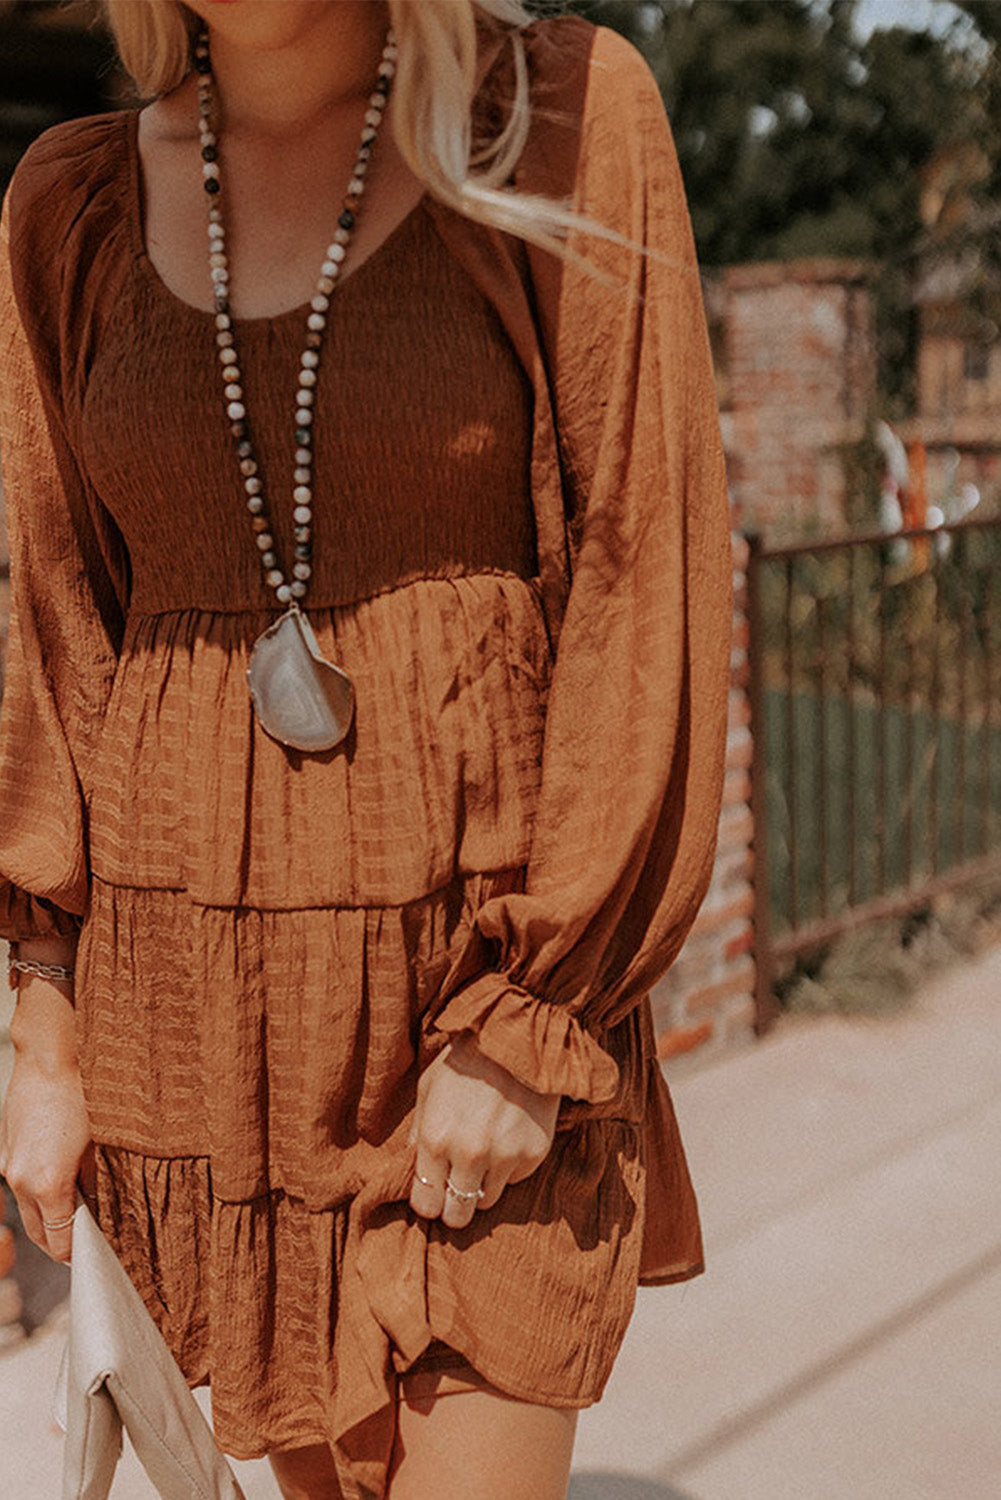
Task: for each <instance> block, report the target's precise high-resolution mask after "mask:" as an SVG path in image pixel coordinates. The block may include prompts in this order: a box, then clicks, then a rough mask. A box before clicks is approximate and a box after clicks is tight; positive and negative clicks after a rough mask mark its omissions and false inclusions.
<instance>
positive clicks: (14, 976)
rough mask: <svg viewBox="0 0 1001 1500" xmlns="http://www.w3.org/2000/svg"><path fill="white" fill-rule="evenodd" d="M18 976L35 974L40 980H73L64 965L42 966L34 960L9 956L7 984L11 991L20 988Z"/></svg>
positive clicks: (71, 972) (70, 971) (69, 970)
mask: <svg viewBox="0 0 1001 1500" xmlns="http://www.w3.org/2000/svg"><path fill="white" fill-rule="evenodd" d="M20 974H37V975H39V977H40V978H42V979H64V980H69V979H72V978H73V970H72V969H70V968H67V967H66V965H65V964H43V963H40V962H39V961H38V960H37V959H34V958H15V957H13V956H11V957H10V958H8V960H7V978H8V984H9V986H10V988H11V989H12V990H16V989H18V988H19V986H20V979H19V975H20Z"/></svg>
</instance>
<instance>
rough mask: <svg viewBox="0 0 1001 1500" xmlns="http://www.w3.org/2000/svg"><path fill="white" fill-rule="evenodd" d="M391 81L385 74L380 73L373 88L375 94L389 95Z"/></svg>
mask: <svg viewBox="0 0 1001 1500" xmlns="http://www.w3.org/2000/svg"><path fill="white" fill-rule="evenodd" d="M389 84H390V80H389V78H388V77H387V76H386V74H385V73H380V74H379V76H378V78H377V79H376V80H375V83H374V84H373V86H372V92H373V94H388V93H389Z"/></svg>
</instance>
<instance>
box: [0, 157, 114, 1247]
mask: <svg viewBox="0 0 1001 1500" xmlns="http://www.w3.org/2000/svg"><path fill="white" fill-rule="evenodd" d="M29 157H30V153H29ZM25 161H28V158H25ZM29 165H30V163H29ZM23 166H24V163H22V165H21V167H19V168H18V171H17V172H16V173H15V175H14V180H13V182H12V185H11V188H10V189H9V190H8V193H7V195H6V197H5V199H4V203H3V211H2V214H0V459H2V465H3V481H4V502H5V508H6V512H7V529H8V534H9V537H10V555H11V569H10V583H11V616H10V633H9V640H8V649H7V661H6V673H5V681H4V689H3V701H2V705H0V936H2V937H6V938H7V939H9V940H10V941H12V942H16V943H17V944H18V948H19V954H20V956H21V957H22V958H35V959H38V960H39V961H41V962H43V963H58V964H62V965H65V966H66V967H70V968H71V967H73V965H74V961H75V953H76V945H77V937H78V934H79V931H80V927H81V923H82V917H83V913H84V911H85V909H86V904H87V898H88V890H89V880H90V870H89V857H88V850H87V842H86V798H85V792H84V787H85V786H86V785H87V781H88V774H89V771H90V758H91V756H92V754H93V751H94V747H95V745H96V743H97V737H98V733H99V730H100V726H101V720H102V715H103V707H104V705H105V703H106V701H107V694H108V691H109V689H110V684H111V681H112V679H113V676H114V670H115V665H116V663H117V653H118V650H119V649H120V642H121V632H122V627H123V618H124V608H125V601H124V577H123V576H121V575H116V574H115V573H113V572H112V569H111V566H110V564H109V557H111V556H112V555H113V552H114V533H113V531H112V529H111V526H110V523H109V526H108V529H107V531H101V530H100V529H99V524H98V522H97V520H96V519H95V516H94V514H93V513H92V508H91V500H90V495H89V493H88V490H87V487H86V485H85V483H84V481H83V479H82V477H81V475H80V473H79V471H78V469H77V466H76V463H75V459H74V455H73V449H72V446H71V443H70V441H69V438H68V434H67V431H66V423H65V417H64V410H63V406H64V403H63V401H62V392H61V384H60V368H59V357H58V349H57V348H56V347H55V346H54V344H53V342H52V339H51V337H49V336H43V334H42V333H41V332H40V331H39V330H40V328H41V327H42V325H43V322H44V321H45V320H46V319H47V320H48V323H49V325H51V326H56V327H57V326H58V322H59V319H58V310H59V309H58V298H59V295H60V285H59V282H60V278H59V275H58V267H57V274H56V275H55V276H54V277H53V276H51V275H47V274H46V265H47V262H46V259H45V257H44V256H43V255H42V254H41V253H40V252H39V245H38V242H37V240H38V236H39V233H40V229H42V228H44V225H41V226H40V223H39V219H38V211H39V209H38V204H37V203H33V202H32V193H31V183H32V178H31V174H30V172H29V173H28V175H27V187H25V186H24V184H25V181H26V179H25V174H24V172H23V171H22V168H23ZM12 205H17V206H18V207H19V209H21V210H23V211H22V212H18V213H15V212H13V208H12ZM43 244H44V241H43ZM46 249H47V253H48V256H49V260H53V259H55V261H56V262H57V260H58V255H59V247H58V246H53V245H48V246H47V247H46ZM26 267H30V274H26ZM109 543H111V545H110V546H109ZM74 1021H75V1016H74V1010H73V984H72V981H61V980H53V979H50V978H46V977H44V976H41V975H36V974H27V973H23V972H22V973H21V974H20V984H19V987H18V1001H17V1005H16V1007H15V1012H14V1018H13V1021H12V1024H11V1038H12V1041H13V1044H14V1059H15V1060H14V1070H13V1074H12V1078H11V1082H10V1085H9V1087H8V1090H7V1094H6V1098H5V1100H4V1108H3V1114H2V1117H0V1173H2V1174H3V1176H4V1177H5V1178H6V1179H7V1181H8V1183H9V1184H10V1186H11V1188H12V1190H13V1192H14V1194H15V1196H16V1198H17V1201H18V1206H19V1209H20V1211H21V1216H22V1219H23V1221H24V1225H25V1228H26V1231H27V1233H28V1235H29V1236H30V1238H31V1239H33V1240H34V1241H35V1242H36V1243H37V1244H38V1245H40V1246H41V1248H42V1249H44V1250H45V1251H46V1252H47V1253H48V1254H50V1255H52V1256H53V1257H54V1258H55V1259H57V1260H66V1259H68V1258H69V1253H70V1242H71V1235H70V1231H69V1229H68V1228H64V1229H55V1230H47V1229H46V1228H45V1227H44V1225H43V1219H44V1220H46V1221H48V1222H49V1223H56V1224H58V1223H59V1222H60V1221H61V1220H63V1219H66V1218H67V1217H68V1216H70V1215H71V1214H72V1212H73V1208H74V1196H75V1186H76V1183H77V1181H81V1182H83V1183H85V1184H86V1185H87V1186H88V1187H89V1186H90V1182H89V1179H90V1177H91V1175H92V1151H91V1148H90V1146H89V1128H88V1124H87V1116H86V1110H85V1107H84V1100H83V1092H82V1088H81V1082H80V1074H79V1069H78V1066H77V1054H76V1038H75V1026H74Z"/></svg>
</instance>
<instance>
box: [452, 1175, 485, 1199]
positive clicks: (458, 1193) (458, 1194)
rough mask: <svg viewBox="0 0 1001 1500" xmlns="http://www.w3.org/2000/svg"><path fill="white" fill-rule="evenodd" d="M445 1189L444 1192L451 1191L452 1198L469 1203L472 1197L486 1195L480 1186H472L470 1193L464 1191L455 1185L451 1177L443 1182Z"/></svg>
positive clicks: (483, 1196)
mask: <svg viewBox="0 0 1001 1500" xmlns="http://www.w3.org/2000/svg"><path fill="white" fill-rule="evenodd" d="M445 1191H446V1193H451V1194H452V1197H453V1198H459V1199H461V1201H462V1202H463V1203H471V1202H472V1201H473V1199H474V1198H485V1197H486V1189H485V1188H481V1187H478V1188H473V1190H472V1192H471V1193H464V1192H463V1191H462V1189H461V1188H457V1187H455V1185H454V1184H453V1182H452V1179H451V1177H449V1178H448V1179H447V1180H446V1182H445Z"/></svg>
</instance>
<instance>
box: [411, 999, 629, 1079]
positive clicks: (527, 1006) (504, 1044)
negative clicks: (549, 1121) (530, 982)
mask: <svg viewBox="0 0 1001 1500" xmlns="http://www.w3.org/2000/svg"><path fill="white" fill-rule="evenodd" d="M430 1026H431V1028H432V1029H434V1030H436V1031H444V1032H447V1033H448V1034H449V1035H454V1034H455V1033H456V1032H459V1031H472V1032H473V1033H474V1035H475V1037H476V1044H477V1046H478V1047H479V1049H480V1051H481V1052H483V1053H484V1054H485V1055H486V1056H487V1057H489V1058H491V1059H492V1060H493V1061H494V1062H495V1063H499V1064H500V1066H501V1067H502V1068H506V1069H507V1071H508V1072H509V1073H511V1074H513V1076H514V1077H515V1078H517V1079H518V1080H519V1081H520V1082H521V1083H523V1084H525V1085H526V1087H527V1088H530V1089H534V1090H535V1091H536V1092H537V1093H539V1094H566V1095H567V1096H568V1097H569V1098H571V1099H585V1100H587V1101H588V1102H589V1103H591V1104H604V1103H607V1101H608V1100H609V1099H613V1098H614V1097H615V1094H616V1091H617V1090H618V1087H619V1065H618V1063H617V1062H616V1061H615V1058H614V1057H612V1056H611V1055H610V1054H609V1053H608V1052H606V1051H605V1049H604V1048H603V1047H602V1046H600V1045H599V1043H598V1042H597V1040H596V1039H595V1037H594V1036H593V1035H592V1034H591V1032H589V1031H588V1030H587V1029H586V1028H585V1027H584V1026H582V1025H581V1023H580V1021H579V1020H578V1019H577V1017H576V1016H575V1015H573V1014H572V1013H571V1011H570V1010H569V1008H568V1007H567V1006H566V1005H555V1004H553V1003H552V1002H551V1001H548V1000H540V999H539V998H538V997H537V996H535V995H531V994H529V992H528V991H527V990H524V989H522V988H521V987H520V985H517V984H512V982H511V981H510V980H509V979H507V978H506V977H505V975H503V974H499V973H493V972H491V973H488V974H480V975H478V976H477V977H476V978H475V979H472V980H470V981H469V983H468V984H466V985H464V986H463V988H462V989H460V990H458V991H457V992H456V994H454V995H453V996H452V998H451V999H450V1000H449V1001H448V1002H447V1003H446V1004H445V1005H444V1006H443V1008H442V1009H441V1011H440V1012H439V1013H438V1014H437V1015H436V1016H434V1017H433V1019H432V1020H431V1022H430Z"/></svg>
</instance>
